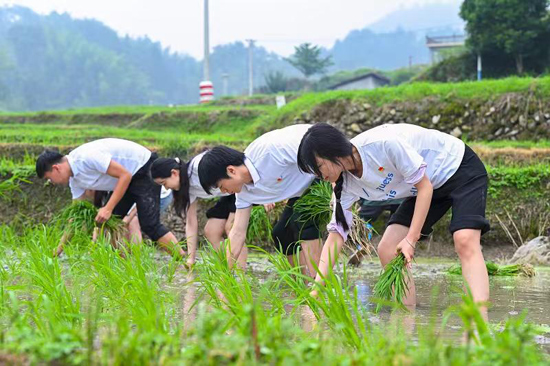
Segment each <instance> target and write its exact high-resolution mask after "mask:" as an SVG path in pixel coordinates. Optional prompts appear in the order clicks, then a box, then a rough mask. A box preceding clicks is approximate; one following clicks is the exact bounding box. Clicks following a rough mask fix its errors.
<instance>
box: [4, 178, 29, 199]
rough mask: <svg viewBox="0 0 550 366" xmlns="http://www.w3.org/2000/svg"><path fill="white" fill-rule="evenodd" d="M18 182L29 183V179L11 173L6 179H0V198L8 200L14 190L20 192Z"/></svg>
mask: <svg viewBox="0 0 550 366" xmlns="http://www.w3.org/2000/svg"><path fill="white" fill-rule="evenodd" d="M20 182H27V183H30V182H29V181H27V180H25V179H22V178H20V177H19V176H18V175H13V176H11V177H10V178H8V179H4V180H2V181H0V200H8V199H9V197H10V195H11V194H13V193H14V192H20V191H21V188H20V187H19V184H20Z"/></svg>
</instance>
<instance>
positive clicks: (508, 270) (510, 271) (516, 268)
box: [447, 262, 536, 277]
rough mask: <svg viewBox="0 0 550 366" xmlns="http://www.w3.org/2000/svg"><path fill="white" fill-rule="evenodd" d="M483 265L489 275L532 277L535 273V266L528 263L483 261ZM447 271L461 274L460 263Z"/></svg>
mask: <svg viewBox="0 0 550 366" xmlns="http://www.w3.org/2000/svg"><path fill="white" fill-rule="evenodd" d="M485 265H486V266H487V273H488V274H489V276H526V277H534V276H535V274H536V272H535V268H534V267H533V266H532V265H530V264H528V263H523V264H509V265H498V264H496V263H493V262H485ZM447 273H449V274H454V275H462V267H461V266H460V265H454V266H452V267H450V268H449V269H448V270H447Z"/></svg>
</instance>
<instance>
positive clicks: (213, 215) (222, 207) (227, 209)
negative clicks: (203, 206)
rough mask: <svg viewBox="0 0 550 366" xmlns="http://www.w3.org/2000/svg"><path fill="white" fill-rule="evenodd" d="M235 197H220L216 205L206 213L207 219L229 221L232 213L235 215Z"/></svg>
mask: <svg viewBox="0 0 550 366" xmlns="http://www.w3.org/2000/svg"><path fill="white" fill-rule="evenodd" d="M236 210H237V208H236V207H235V195H234V194H232V195H230V196H223V197H220V199H219V200H218V202H216V204H215V205H214V206H213V207H211V208H209V209H208V210H207V211H206V217H207V218H209V219H221V220H227V219H228V218H229V215H230V214H231V213H235V211H236Z"/></svg>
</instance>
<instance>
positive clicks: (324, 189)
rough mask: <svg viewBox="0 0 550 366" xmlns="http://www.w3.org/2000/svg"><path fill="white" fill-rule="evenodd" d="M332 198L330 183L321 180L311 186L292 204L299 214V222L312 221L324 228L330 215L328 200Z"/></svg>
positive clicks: (330, 209)
mask: <svg viewBox="0 0 550 366" xmlns="http://www.w3.org/2000/svg"><path fill="white" fill-rule="evenodd" d="M331 199H332V185H331V184H330V183H329V182H325V181H321V182H318V183H315V184H313V185H312V186H311V188H310V189H309V191H308V193H306V194H305V195H304V196H302V197H301V198H300V199H299V200H298V201H296V203H295V204H294V211H295V212H297V213H298V214H299V216H298V221H299V222H308V221H313V222H315V223H317V224H318V225H319V228H321V229H322V228H324V227H325V226H326V225H327V224H328V223H329V222H330V218H331V217H332V208H331V207H330V200H331Z"/></svg>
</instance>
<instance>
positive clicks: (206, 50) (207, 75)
mask: <svg viewBox="0 0 550 366" xmlns="http://www.w3.org/2000/svg"><path fill="white" fill-rule="evenodd" d="M208 23H209V20H208V0H204V75H203V76H204V78H203V81H210V29H209V24H208Z"/></svg>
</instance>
